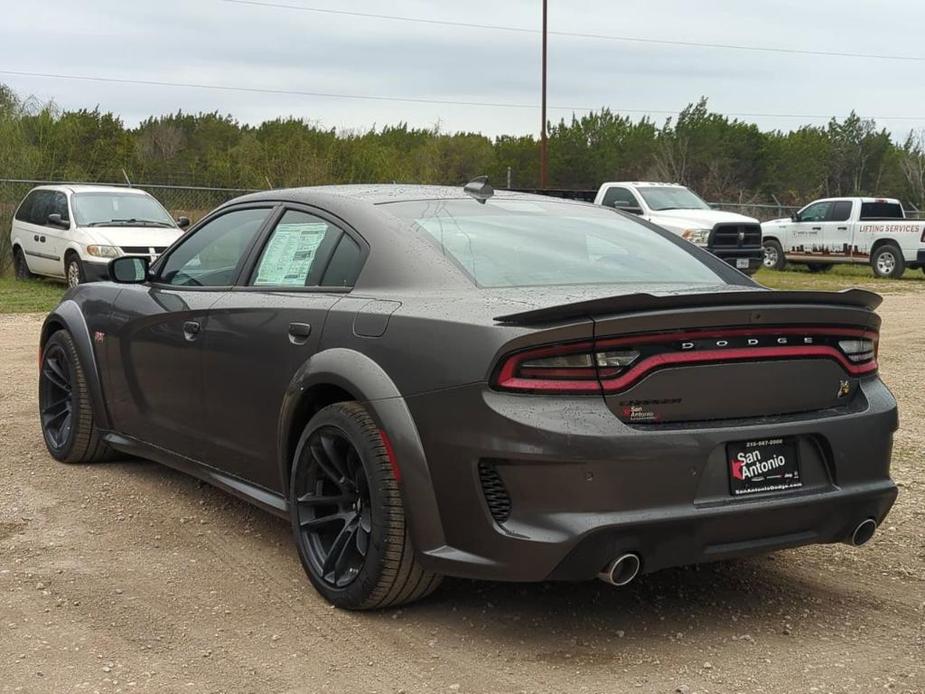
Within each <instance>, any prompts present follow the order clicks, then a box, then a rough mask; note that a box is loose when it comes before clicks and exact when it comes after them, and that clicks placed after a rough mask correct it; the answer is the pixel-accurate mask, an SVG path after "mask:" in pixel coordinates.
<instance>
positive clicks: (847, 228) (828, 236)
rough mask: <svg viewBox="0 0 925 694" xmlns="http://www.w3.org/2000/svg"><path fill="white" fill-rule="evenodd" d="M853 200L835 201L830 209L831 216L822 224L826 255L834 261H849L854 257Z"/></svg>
mask: <svg viewBox="0 0 925 694" xmlns="http://www.w3.org/2000/svg"><path fill="white" fill-rule="evenodd" d="M852 205H853V202H852V201H851V200H835V201H833V202H832V205H831V206H830V207H829V214H828V216H827V217H826V220H825V221H824V222H823V223H822V242H823V245H824V247H825V253H826V254H828V255H829V256H831V257H832V258H833V259H842V258H844V259H849V258H851V257H852V255H853V247H854V243H853V238H852V231H853V230H852V228H851V223H850V221H849V220H850V219H851V209H852Z"/></svg>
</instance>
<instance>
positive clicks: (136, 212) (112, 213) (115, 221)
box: [71, 192, 176, 228]
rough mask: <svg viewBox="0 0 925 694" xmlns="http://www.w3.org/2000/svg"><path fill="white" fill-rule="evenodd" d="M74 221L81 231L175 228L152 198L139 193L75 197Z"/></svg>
mask: <svg viewBox="0 0 925 694" xmlns="http://www.w3.org/2000/svg"><path fill="white" fill-rule="evenodd" d="M71 202H72V204H73V206H74V217H75V219H76V220H77V224H78V225H79V226H82V227H94V226H138V227H145V226H154V227H170V228H174V227H176V223H175V222H174V221H173V218H172V217H171V216H170V214H169V213H168V212H167V210H165V209H164V208H163V207H162V206H161V204H160V203H159V202H158V201H157V200H155V199H154V198H152V197H151V196H150V195H143V194H140V193H128V192H125V193H75V194H74V197H73V198H72V201H71Z"/></svg>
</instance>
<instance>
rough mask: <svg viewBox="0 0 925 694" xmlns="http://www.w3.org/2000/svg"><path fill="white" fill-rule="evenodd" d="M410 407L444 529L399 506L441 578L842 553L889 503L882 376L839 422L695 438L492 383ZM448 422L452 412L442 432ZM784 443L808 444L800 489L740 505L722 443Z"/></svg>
mask: <svg viewBox="0 0 925 694" xmlns="http://www.w3.org/2000/svg"><path fill="white" fill-rule="evenodd" d="M406 402H407V404H408V407H409V409H410V411H411V414H412V416H413V418H414V420H415V423H416V425H417V428H418V431H419V432H420V437H421V443H422V445H423V450H424V453H425V455H426V458H427V461H428V463H427V465H428V468H429V472H430V476H431V479H432V481H433V491H434V495H435V501H436V503H435V504H433V505H432V506H431V507H430V508H431V509H433V508H436V509H437V511H436V513H437V516H436V517H428V513H421V512H417V509H415V508H413V507H414V506H415V504H416V501H415V499H409V498H406V499H405V502H406V504H409V505H410V506H411V507H412V508H410V509H409V511H411V513H410V514H409V515H410V517H411V520H412V526H414V525H415V524H421V523H431V524H433V525H434V526H437V527H441V528H442V531H443V532H442V541H443V543H442V544H441V545H440V546H431V547H426V546H420V545H419V547H418V550H419V552H420V553H421V560H422V562H424V563H425V565H426V566H427V567H428V568H430V569H431V570H433V571H437V572H440V573H444V574H448V575H454V576H464V577H469V578H480V579H490V580H512V581H541V580H547V579H563V580H582V579H590V578H593V577H594V576H596V575H597V573H598V572H599V571H600V570H601V569H602V568H603V566H604V565H605V564H606V563H607V561H608V560H610V559H612V558H613V557H615V556H618V555H619V554H622V553H625V552H638V553H639V554H640V556H641V557H642V562H643V571H644V572H651V571H656V570H659V569H662V568H666V567H669V566H677V565H684V564H692V563H698V562H703V561H712V560H717V559H724V558H730V557H735V556H743V555H748V554H753V553H760V552H767V551H772V550H777V549H781V548H785V547H795V546H799V545H805V544H812V543H826V542H837V541H842V540H845V539H847V538H848V537H849V536H850V534H851V532H852V531H853V529H854V528H855V527H856V526H857V525H858V523H860V522H861V521H862V520H864V519H865V518H874V519H875V520H876V521H877V522H878V524H879V523H880V521H882V520H883V518H884V517H885V516H886V514H887V513H888V512H889V510H890V508H891V506H892V504H893V501H894V500H895V498H896V487H895V486H894V484H893V483H892V481H891V480H890V478H889V465H890V455H891V449H892V436H893V432H894V431H895V430H896V426H897V414H896V403H895V401H894V400H893V398H892V396H891V395H890V393H889V391H888V390H887V389H886V387H885V386H884V385H883V383H882V382H881V381H880V380H879V379H876V378H872V379H867V380H866V381H864V382H863V383H862V386H861V388H860V389H859V390H858V391H857V393H856V395H855V397H854V400H853V401H852V403H851V405H850V406H849V407H846V408H845V409H843V410H838V411H836V410H829V411H826V412H822V413H815V414H811V415H792V416H788V417H779V418H771V417H769V418H762V419H750V420H741V421H739V422H723V423H712V424H707V425H696V426H691V425H678V426H676V427H670V426H668V425H666V426H654V425H653V426H649V427H644V426H631V425H628V424H624V423H622V422H620V421H619V420H618V419H617V418H616V417H615V416H614V415H613V414H612V413H611V412H610V410H608V409H607V407H606V404H605V403H604V401H603V398H595V397H588V398H554V397H553V398H550V397H543V398H539V397H533V396H529V395H525V396H521V395H509V394H501V393H496V392H492V391H490V390H488V389H487V388H486V387H485V386H484V385H472V386H467V387H463V388H458V389H452V390H447V391H442V392H440V393H433V394H428V395H422V396H416V397H412V398H408V399H407V401H406ZM447 413H458V414H455V415H451V416H452V421H447ZM463 413H464V416H463ZM778 436H792V437H796V438H797V439H798V440H799V441H800V460H801V468H802V469H801V472H802V475H803V479H804V487H803V488H802V489H800V490H798V491H797V492H792V493H789V494H788V493H783V494H782V493H769V494H763V495H760V496H755V497H749V498H747V499H742V498H736V499H734V498H732V497H731V496H730V495H729V490H728V489H729V488H728V471H727V466H728V463H727V461H726V448H725V447H726V444H727V443H728V442H730V441H743V440H752V439H760V438H767V437H778ZM480 462H481V463H482V464H483V466H484V465H485V464H486V463H487V464H488V465H489V466H491V467H492V468H493V469H494V470H496V471H497V473H498V476H499V477H500V479H501V481H502V483H503V493H504V494H506V496H507V502H508V503H509V504H510V510H509V515H508V516H507V517H506V518H503V519H502V520H501V521H500V522H499V521H498V520H496V518H495V517H493V515H492V510H491V508H492V507H490V506H489V498H492V497H491V496H490V495H488V496H486V489H485V488H484V487H483V481H482V479H481V478H480V475H479V463H480ZM502 506H503V504H502ZM494 509H495V513H496V514H497V513H498V507H494ZM430 513H431V514H432V513H433V511H430ZM412 530H414V527H412Z"/></svg>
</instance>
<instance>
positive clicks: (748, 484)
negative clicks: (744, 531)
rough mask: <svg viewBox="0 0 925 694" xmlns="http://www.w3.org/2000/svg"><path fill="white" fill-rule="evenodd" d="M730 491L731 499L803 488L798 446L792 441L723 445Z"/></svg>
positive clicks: (744, 442)
mask: <svg viewBox="0 0 925 694" xmlns="http://www.w3.org/2000/svg"><path fill="white" fill-rule="evenodd" d="M726 457H727V459H728V461H729V462H728V465H729V491H730V492H731V493H732V495H733V496H746V495H748V494H759V493H761V492H780V491H788V490H792V489H798V488H800V487H802V486H803V482H802V480H801V479H800V461H799V460H798V458H797V445H796V442H795V441H793V440H792V439H762V440H760V441H740V442H737V443H730V444H727V445H726Z"/></svg>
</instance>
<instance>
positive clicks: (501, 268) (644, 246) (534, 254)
mask: <svg viewBox="0 0 925 694" xmlns="http://www.w3.org/2000/svg"><path fill="white" fill-rule="evenodd" d="M383 207H384V208H387V211H388V212H390V213H392V214H394V215H396V216H398V217H401V218H404V219H407V220H409V221H410V222H412V224H413V227H414V228H415V229H416V230H417V231H419V233H422V234H426V235H427V236H428V237H429V238H430V239H431V240H432V241H433V242H434V243H435V244H436V245H437V247H438V248H439V249H440V251H441V252H442V253H443V254H444V255H446V256H447V257H449V258H451V259H452V260H453V261H455V263H456V264H457V265H458V266H460V267H461V268H462V269H463V270H464V271H465V272H466V273H467V274H468V275H469V276H470V277H471V278H472V280H473V281H474V282H475V283H476V284H477V285H479V286H481V287H518V286H562V285H588V284H666V285H668V284H684V285H692V284H702V285H717V284H724V283H725V282H724V281H723V280H722V279H721V278H720V276H719V275H718V274H717V273H715V272H714V271H713V270H712V269H710V267H709V266H708V265H707V264H705V263H704V262H702V261H701V260H700V259H699V258H698V257H697V256H696V255H695V254H694V253H692V252H690V251H688V250H687V249H686V248H684V247H683V246H681V245H679V244H677V243H674V242H673V241H672V240H670V239H668V238H665V237H664V236H662V235H661V234H659V233H658V232H656V231H653V230H652V229H650V228H649V227H647V226H646V225H644V224H643V223H642V222H638V221H636V220H635V219H629V218H626V217H624V216H623V215H620V214H617V213H615V212H614V211H613V210H608V209H607V208H604V207H599V206H595V205H580V204H576V203H565V202H553V201H550V202H546V201H538V200H537V201H534V200H529V201H528V200H510V199H507V200H505V199H493V200H489V201H488V202H486V203H485V204H479V203H478V202H477V201H475V200H430V201H423V202H402V203H390V204H388V205H383Z"/></svg>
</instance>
